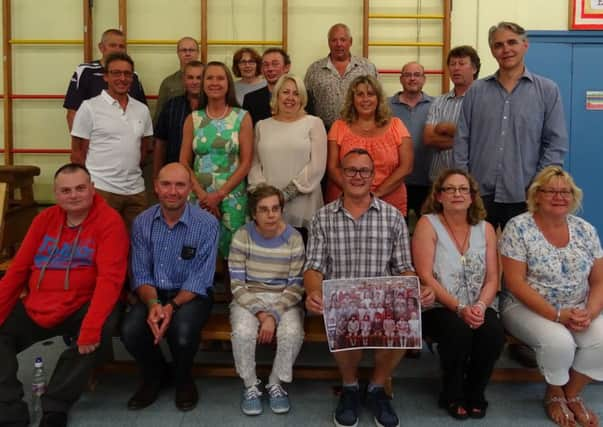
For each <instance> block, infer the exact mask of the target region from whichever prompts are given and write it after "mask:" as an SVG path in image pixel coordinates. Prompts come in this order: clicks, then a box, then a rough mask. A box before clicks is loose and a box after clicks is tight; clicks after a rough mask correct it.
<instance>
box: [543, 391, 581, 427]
mask: <svg viewBox="0 0 603 427" xmlns="http://www.w3.org/2000/svg"><path fill="white" fill-rule="evenodd" d="M554 405H559V408H560V409H561V413H562V414H563V416H564V417H565V418H561V419H560V420H557V419H555V416H554V414H553V406H554ZM544 409H545V411H546V414H547V415H548V417H549V418H550V419H551V421H553V422H554V423H555V424H557V425H559V426H574V425H576V420H575V419H574V413H573V412H572V411H570V409H569V408H568V407H567V400H566V399H565V397H563V396H551V397H550V398H548V399H546V400H545V401H544ZM563 421H565V423H564V422H563Z"/></svg>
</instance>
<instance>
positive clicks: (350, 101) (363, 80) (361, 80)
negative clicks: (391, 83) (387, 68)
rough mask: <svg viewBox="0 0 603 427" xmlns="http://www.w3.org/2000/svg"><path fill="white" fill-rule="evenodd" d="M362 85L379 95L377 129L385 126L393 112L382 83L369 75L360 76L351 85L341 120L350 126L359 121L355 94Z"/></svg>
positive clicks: (376, 116)
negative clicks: (355, 105)
mask: <svg viewBox="0 0 603 427" xmlns="http://www.w3.org/2000/svg"><path fill="white" fill-rule="evenodd" d="M361 84H365V85H368V86H370V87H371V88H372V89H373V90H374V91H375V94H376V95H377V109H376V110H375V123H376V124H377V127H383V126H385V125H386V124H387V123H389V120H390V119H391V117H392V112H391V110H390V108H389V104H388V102H387V98H386V97H385V94H384V93H383V88H382V87H381V83H379V80H377V79H376V78H374V77H373V76H369V75H366V76H358V77H356V78H355V79H354V80H352V83H350V87H349V88H348V91H347V93H346V96H345V102H344V103H343V108H342V109H341V118H342V119H343V120H345V121H346V122H347V123H349V124H351V123H354V122H355V121H356V120H358V112H357V111H356V107H354V94H355V93H356V88H357V87H358V86H359V85H361Z"/></svg>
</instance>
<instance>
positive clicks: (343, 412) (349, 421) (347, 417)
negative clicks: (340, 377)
mask: <svg viewBox="0 0 603 427" xmlns="http://www.w3.org/2000/svg"><path fill="white" fill-rule="evenodd" d="M359 409H360V390H358V388H357V387H343V388H342V389H341V396H339V403H338V404H337V408H336V409H335V417H334V421H335V426H337V427H356V426H357V425H358V410H359Z"/></svg>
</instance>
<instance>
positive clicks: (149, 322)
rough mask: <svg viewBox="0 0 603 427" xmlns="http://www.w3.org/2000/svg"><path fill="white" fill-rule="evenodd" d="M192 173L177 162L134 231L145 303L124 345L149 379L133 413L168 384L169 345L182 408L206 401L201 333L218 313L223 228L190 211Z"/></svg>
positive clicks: (129, 322)
mask: <svg viewBox="0 0 603 427" xmlns="http://www.w3.org/2000/svg"><path fill="white" fill-rule="evenodd" d="M190 191H191V183H190V172H189V170H188V169H187V168H186V167H184V166H183V165H181V164H179V163H169V164H168V165H166V166H164V167H163V168H162V169H161V170H160V171H159V175H158V177H157V179H156V180H155V192H156V194H157V198H158V199H159V204H158V205H154V206H152V207H150V208H149V209H147V210H146V211H144V212H143V213H142V214H140V215H139V216H138V217H137V218H136V220H135V221H134V225H133V227H132V238H131V242H132V249H131V252H132V276H133V280H132V282H131V285H132V289H133V290H134V292H135V293H136V294H137V296H138V300H139V301H138V303H137V304H135V305H134V306H133V307H132V309H131V310H130V311H129V312H128V313H127V314H126V316H125V319H124V322H123V325H122V334H121V336H122V340H123V342H124V344H125V346H126V348H127V349H128V351H129V352H130V353H131V354H132V356H134V359H136V362H137V363H138V365H139V367H140V370H141V373H142V385H141V386H140V388H139V389H138V391H136V393H135V394H134V396H132V398H131V399H130V400H129V401H128V408H129V409H142V408H145V407H147V406H149V405H150V404H152V403H153V402H154V401H155V400H156V399H157V396H158V394H159V390H160V388H161V386H162V385H164V384H165V380H166V376H167V374H168V372H167V365H166V362H165V359H164V358H163V355H162V353H161V349H160V348H159V346H158V344H159V342H160V341H161V339H162V338H163V337H165V338H167V343H168V345H169V347H170V352H171V354H172V358H173V377H174V382H175V385H176V399H175V402H176V407H177V408H178V409H180V410H182V411H188V410H191V409H193V408H194V407H195V406H196V404H197V401H198V394H197V389H196V387H195V383H194V382H193V379H192V375H191V368H192V364H193V358H194V356H195V353H196V352H197V349H198V348H199V340H200V333H201V328H202V327H203V325H204V324H205V322H206V320H207V318H208V317H209V313H210V311H211V307H212V287H213V277H214V270H215V265H216V253H217V246H218V230H219V227H218V221H217V220H216V218H215V217H214V216H213V215H211V214H209V213H208V212H207V211H205V210H202V209H201V208H199V207H198V206H196V205H192V204H189V203H188V202H187V197H188V195H189V193H190Z"/></svg>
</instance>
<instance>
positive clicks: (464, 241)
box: [442, 213, 471, 265]
mask: <svg viewBox="0 0 603 427" xmlns="http://www.w3.org/2000/svg"><path fill="white" fill-rule="evenodd" d="M442 218H443V219H444V223H445V225H446V228H447V229H448V231H450V234H451V235H452V240H454V244H455V245H456V248H457V249H458V251H459V253H460V254H461V264H463V265H465V253H464V252H463V249H464V248H465V245H466V244H467V239H468V238H469V233H470V231H471V227H469V229H468V230H467V232H466V233H465V237H464V239H463V244H462V245H461V244H459V241H458V240H457V238H456V235H455V234H454V231H453V230H452V227H451V226H450V224H448V220H446V215H444V214H443V213H442Z"/></svg>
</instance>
